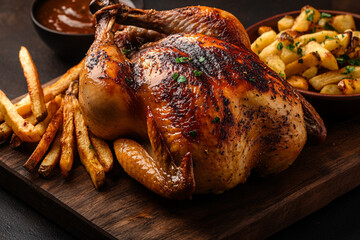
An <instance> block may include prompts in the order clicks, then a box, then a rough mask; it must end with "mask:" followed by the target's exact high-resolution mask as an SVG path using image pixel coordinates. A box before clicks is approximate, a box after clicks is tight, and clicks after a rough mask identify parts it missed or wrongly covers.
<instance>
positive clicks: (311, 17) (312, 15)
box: [306, 11, 314, 22]
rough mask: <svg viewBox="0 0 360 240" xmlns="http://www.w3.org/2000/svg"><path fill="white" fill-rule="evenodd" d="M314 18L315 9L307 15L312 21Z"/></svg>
mask: <svg viewBox="0 0 360 240" xmlns="http://www.w3.org/2000/svg"><path fill="white" fill-rule="evenodd" d="M313 19H314V11H312V13H310V14H309V16H307V18H306V20H308V21H309V22H311V21H312V20H313Z"/></svg>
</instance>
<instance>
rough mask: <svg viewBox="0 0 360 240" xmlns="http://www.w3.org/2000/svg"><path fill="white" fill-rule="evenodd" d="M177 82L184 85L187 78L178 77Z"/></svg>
mask: <svg viewBox="0 0 360 240" xmlns="http://www.w3.org/2000/svg"><path fill="white" fill-rule="evenodd" d="M177 82H178V83H184V82H186V77H185V76H180V77H178V78H177Z"/></svg>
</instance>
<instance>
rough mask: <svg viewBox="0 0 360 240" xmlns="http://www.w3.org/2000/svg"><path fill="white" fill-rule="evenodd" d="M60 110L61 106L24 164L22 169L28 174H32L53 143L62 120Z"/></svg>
mask: <svg viewBox="0 0 360 240" xmlns="http://www.w3.org/2000/svg"><path fill="white" fill-rule="evenodd" d="M62 110H63V108H62V106H60V108H59V109H58V111H57V112H56V114H55V115H54V117H53V118H52V119H51V122H50V123H49V126H48V127H47V129H46V131H45V134H44V135H43V136H42V138H41V140H40V142H39V144H38V145H37V147H36V149H35V150H34V152H33V153H32V154H31V156H30V157H29V159H28V160H27V161H26V163H25V164H24V168H25V169H26V170H28V171H29V172H32V171H33V170H34V169H35V167H36V165H37V164H38V163H39V162H40V160H41V159H42V158H43V156H44V155H45V153H46V151H47V150H48V148H49V146H50V144H51V142H52V141H53V139H54V137H55V134H56V132H57V131H58V129H59V127H60V126H61V124H62V120H63V114H62Z"/></svg>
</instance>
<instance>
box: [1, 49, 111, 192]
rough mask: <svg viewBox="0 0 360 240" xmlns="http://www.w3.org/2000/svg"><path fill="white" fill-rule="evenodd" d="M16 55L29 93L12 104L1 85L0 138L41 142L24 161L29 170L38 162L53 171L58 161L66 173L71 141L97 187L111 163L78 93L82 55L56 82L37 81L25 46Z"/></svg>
mask: <svg viewBox="0 0 360 240" xmlns="http://www.w3.org/2000/svg"><path fill="white" fill-rule="evenodd" d="M19 59H20V63H21V66H22V68H23V71H24V75H25V78H26V81H27V85H28V91H29V94H28V95H27V96H26V97H24V98H23V99H22V100H21V101H19V102H18V103H16V104H12V103H11V101H10V100H9V99H8V98H7V97H6V95H5V94H4V93H3V92H2V91H1V90H0V123H1V122H2V123H1V124H0V142H4V141H6V140H7V139H9V138H10V137H11V140H10V146H11V147H13V148H16V147H18V146H20V144H21V143H22V142H39V143H38V145H37V147H36V149H35V150H34V152H33V153H32V155H31V156H30V157H29V159H28V160H27V161H26V163H25V164H24V167H25V168H26V169H27V170H28V171H29V172H33V171H34V170H35V169H36V168H37V166H39V167H38V169H37V170H38V173H39V174H40V175H41V176H43V177H48V176H51V175H53V174H54V172H55V169H56V167H57V166H60V169H61V173H62V175H63V176H64V177H67V176H68V175H69V173H70V171H71V169H72V166H73V162H74V154H75V146H76V147H77V150H78V153H79V156H80V160H81V163H82V164H83V165H84V166H85V168H86V170H87V172H88V173H89V175H90V177H91V180H92V182H93V184H94V186H95V188H96V189H98V188H99V187H100V186H101V185H103V184H104V182H105V173H106V172H108V171H110V170H111V169H112V166H113V155H112V152H111V150H110V148H109V146H108V144H107V143H106V142H105V141H104V140H102V139H99V138H97V137H96V136H94V135H93V134H91V132H90V131H88V129H87V126H86V125H85V121H84V118H83V115H82V112H81V109H80V104H79V101H78V99H77V95H78V91H79V83H78V79H79V75H80V71H81V68H82V65H83V61H82V62H80V63H79V64H78V65H76V66H74V67H73V68H71V69H70V70H68V71H67V72H66V73H65V74H64V75H63V76H62V77H61V78H60V79H59V80H58V81H57V82H56V83H54V84H52V85H50V86H48V87H45V88H44V89H43V88H42V87H41V84H40V81H39V76H38V73H37V69H36V66H35V64H34V62H33V60H32V58H31V56H30V54H29V52H28V50H27V49H26V48H25V47H21V49H20V53H19Z"/></svg>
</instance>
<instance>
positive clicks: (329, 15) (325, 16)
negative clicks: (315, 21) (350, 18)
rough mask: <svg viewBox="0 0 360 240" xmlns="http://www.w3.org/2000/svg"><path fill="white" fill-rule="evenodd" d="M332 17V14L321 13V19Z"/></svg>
mask: <svg viewBox="0 0 360 240" xmlns="http://www.w3.org/2000/svg"><path fill="white" fill-rule="evenodd" d="M331 17H332V15H331V14H330V13H324V12H323V13H321V14H320V18H331Z"/></svg>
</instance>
